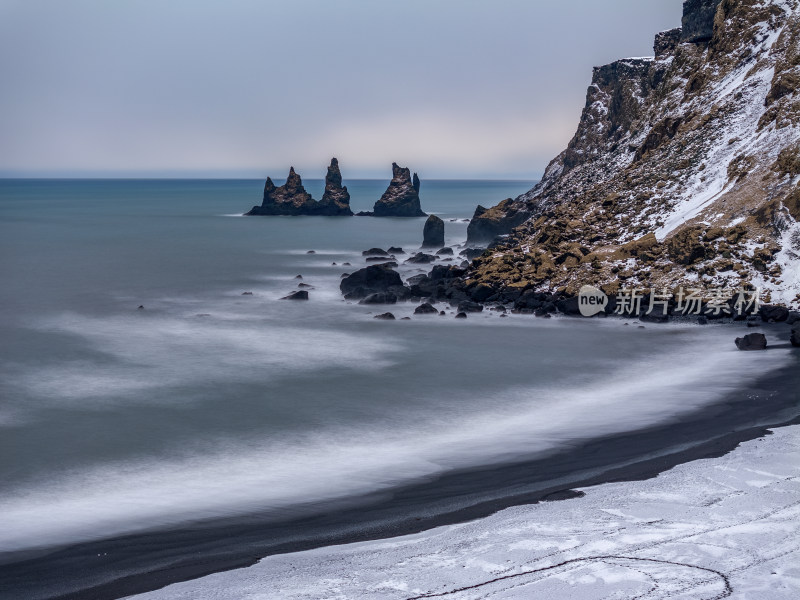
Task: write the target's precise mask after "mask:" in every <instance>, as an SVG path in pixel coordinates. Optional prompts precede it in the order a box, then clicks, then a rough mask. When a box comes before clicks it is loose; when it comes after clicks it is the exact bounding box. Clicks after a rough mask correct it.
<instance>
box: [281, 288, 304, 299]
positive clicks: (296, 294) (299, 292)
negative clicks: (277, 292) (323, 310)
mask: <svg viewBox="0 0 800 600" xmlns="http://www.w3.org/2000/svg"><path fill="white" fill-rule="evenodd" d="M281 300H308V292H307V291H306V290H297V291H296V292H292V293H291V294H289V295H288V296H284V297H283V298H281Z"/></svg>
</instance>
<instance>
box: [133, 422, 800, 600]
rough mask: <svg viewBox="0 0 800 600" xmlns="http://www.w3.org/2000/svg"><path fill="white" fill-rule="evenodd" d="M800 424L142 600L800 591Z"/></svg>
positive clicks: (771, 595)
mask: <svg viewBox="0 0 800 600" xmlns="http://www.w3.org/2000/svg"><path fill="white" fill-rule="evenodd" d="M799 451H800V425H798V426H791V427H785V428H780V429H776V430H775V432H774V434H773V435H770V436H767V437H764V438H761V439H758V440H753V441H750V442H746V443H744V444H742V445H741V446H740V447H739V448H737V449H736V450H734V451H733V452H732V453H730V454H727V455H725V456H723V457H721V458H713V459H705V460H698V461H694V462H691V463H687V464H683V465H679V466H677V467H675V468H674V469H672V470H670V471H668V472H666V473H663V474H661V475H659V476H658V477H657V478H654V479H650V480H647V481H634V482H621V483H611V484H604V485H600V486H596V487H592V488H584V490H583V491H585V492H586V494H587V495H586V496H585V497H583V498H576V499H572V500H562V501H557V502H545V503H541V504H535V505H527V506H518V507H514V508H509V509H506V510H504V511H501V512H499V513H497V514H495V515H492V516H490V517H487V518H484V519H479V520H476V521H473V522H470V523H464V524H460V525H452V526H446V527H439V528H436V529H433V530H430V531H426V532H423V533H420V534H416V535H409V536H404V537H399V538H394V539H389V540H379V541H373V542H364V543H357V544H347V545H342V546H334V547H328V548H320V549H317V550H311V551H306V552H298V553H293V554H284V555H279V556H271V557H268V558H265V559H263V560H262V561H260V562H259V563H258V564H257V565H254V566H253V567H250V568H246V569H238V570H234V571H228V572H225V573H219V574H216V575H210V576H207V577H203V578H201V579H197V580H194V581H189V582H185V583H180V584H175V585H172V586H169V587H167V588H164V589H162V590H159V591H156V592H151V593H148V594H143V595H139V596H136V597H135V598H136V600H166V599H169V600H184V599H186V600H188V599H192V600H195V599H203V600H222V599H226V600H227V599H247V600H273V599H281V600H300V599H303V600H310V599H314V600H318V599H322V598H325V599H337V600H345V599H355V598H358V599H378V598H380V599H382V600H393V599H408V598H446V599H449V600H467V599H470V600H476V599H489V598H492V599H502V600H518V599H523V598H524V599H526V600H527V599H531V598H536V599H537V600H540V599H541V600H547V599H564V598H570V599H581V600H584V599H600V598H606V599H610V598H620V599H622V598H625V599H633V598H648V599H655V598H676V599H678V598H679V599H685V600H704V599H709V600H710V599H712V598H714V599H720V598H728V597H730V598H738V599H754V600H756V599H757V600H763V599H769V600H780V599H783V598H786V599H789V598H791V599H794V598H800V535H799V534H800V452H799Z"/></svg>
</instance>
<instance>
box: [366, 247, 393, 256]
mask: <svg viewBox="0 0 800 600" xmlns="http://www.w3.org/2000/svg"><path fill="white" fill-rule="evenodd" d="M361 256H389V253H388V252H386V250H384V249H382V248H370V249H369V250H364V251H363V252H362V253H361Z"/></svg>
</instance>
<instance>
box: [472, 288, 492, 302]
mask: <svg viewBox="0 0 800 600" xmlns="http://www.w3.org/2000/svg"><path fill="white" fill-rule="evenodd" d="M492 294H494V289H493V288H492V287H491V286H489V285H487V284H485V283H479V284H478V285H476V286H475V287H473V288H472V289H470V290H469V295H470V298H472V299H473V300H474V301H475V302H485V301H486V299H487V298H489V296H491V295H492Z"/></svg>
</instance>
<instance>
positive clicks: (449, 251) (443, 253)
mask: <svg viewBox="0 0 800 600" xmlns="http://www.w3.org/2000/svg"><path fill="white" fill-rule="evenodd" d="M436 256H453V249H452V248H442V249H441V250H438V251H437V252H436Z"/></svg>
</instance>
